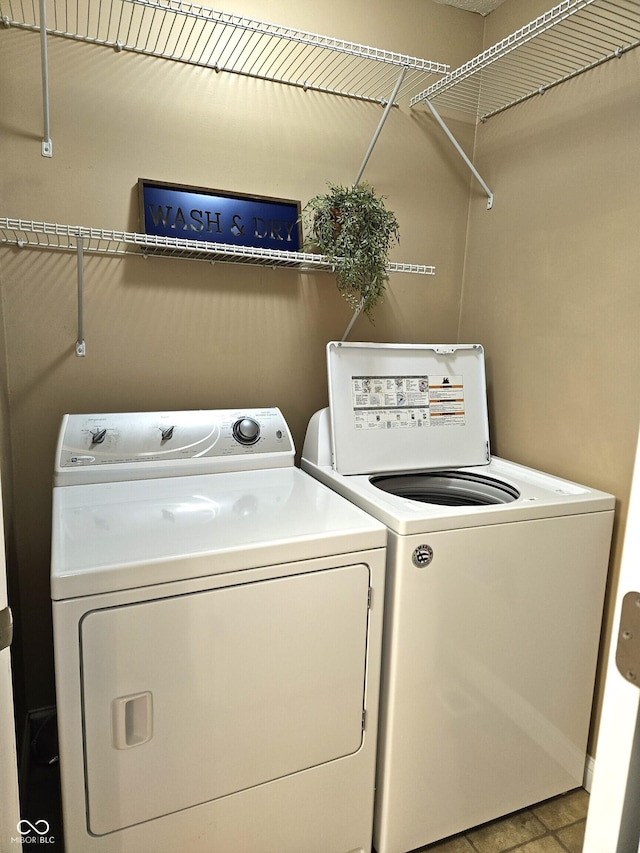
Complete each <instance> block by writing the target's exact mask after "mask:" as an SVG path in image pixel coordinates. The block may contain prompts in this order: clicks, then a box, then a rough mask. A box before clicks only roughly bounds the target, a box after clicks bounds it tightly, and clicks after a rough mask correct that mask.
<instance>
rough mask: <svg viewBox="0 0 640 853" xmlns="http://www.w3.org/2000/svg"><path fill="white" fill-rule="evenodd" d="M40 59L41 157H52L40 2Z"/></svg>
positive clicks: (44, 11) (44, 26)
mask: <svg viewBox="0 0 640 853" xmlns="http://www.w3.org/2000/svg"><path fill="white" fill-rule="evenodd" d="M40 57H41V69H42V121H43V126H44V130H43V138H42V156H43V157H53V143H52V141H51V121H50V109H49V60H48V54H47V2H46V0H40Z"/></svg>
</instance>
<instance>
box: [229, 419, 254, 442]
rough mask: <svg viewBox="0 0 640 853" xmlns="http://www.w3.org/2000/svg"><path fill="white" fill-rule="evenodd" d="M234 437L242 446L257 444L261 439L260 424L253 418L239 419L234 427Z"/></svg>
mask: <svg viewBox="0 0 640 853" xmlns="http://www.w3.org/2000/svg"><path fill="white" fill-rule="evenodd" d="M233 437H234V438H235V440H236V441H239V442H240V444H255V443H256V441H257V440H258V439H259V438H260V424H259V423H258V422H257V421H254V419H253V418H239V419H238V420H237V421H236V422H235V423H234V425H233Z"/></svg>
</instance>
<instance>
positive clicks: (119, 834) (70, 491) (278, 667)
mask: <svg viewBox="0 0 640 853" xmlns="http://www.w3.org/2000/svg"><path fill="white" fill-rule="evenodd" d="M293 452H294V450H293V442H292V439H291V435H290V433H289V430H288V427H287V425H286V423H285V421H284V419H283V417H282V415H281V414H280V412H279V411H278V410H277V409H259V410H249V411H245V410H243V411H204V412H168V413H142V414H97V415H68V416H66V417H65V418H64V421H63V424H62V429H61V433H60V440H59V445H58V451H57V460H56V468H55V481H54V482H55V485H54V492H53V541H52V567H51V593H52V598H53V619H54V640H55V664H56V685H57V705H58V725H59V737H60V761H61V776H62V797H63V819H64V834H65V850H66V851H67V853H116V851H117V853H141V851H153V853H176V851H187V850H188V851H189V853H301V851H305V853H312V851H315V853H364V851H366V853H368V851H369V850H370V846H371V834H372V822H373V798H374V774H375V758H376V735H377V722H378V692H379V678H380V654H381V638H382V612H383V601H384V572H385V544H386V529H385V527H384V525H382V524H380V523H379V522H377V521H375V520H374V519H373V518H372V517H370V516H369V515H368V514H366V513H364V512H362V511H361V510H359V509H358V508H356V507H355V506H353V505H352V504H350V503H349V502H348V501H346V500H344V499H343V498H341V497H340V496H339V495H337V494H335V493H334V492H332V491H331V490H329V489H327V488H325V487H324V486H322V485H321V484H320V483H318V482H317V481H316V480H314V479H313V478H311V477H309V476H308V475H307V474H304V473H303V472H302V471H300V470H299V469H298V468H295V467H294V465H293Z"/></svg>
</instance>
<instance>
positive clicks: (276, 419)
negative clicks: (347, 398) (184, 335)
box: [54, 408, 294, 486]
mask: <svg viewBox="0 0 640 853" xmlns="http://www.w3.org/2000/svg"><path fill="white" fill-rule="evenodd" d="M293 456H294V445H293V439H292V437H291V433H290V431H289V427H288V426H287V423H286V421H285V419H284V417H283V416H282V413H281V412H280V410H279V409H277V408H265V409H213V410H199V411H178V412H129V413H126V412H122V413H112V414H106V413H102V414H93V415H65V416H64V418H63V420H62V426H61V428H60V436H59V439H58V449H57V453H56V464H55V474H54V484H55V485H58V486H61V485H73V484H82V483H104V482H111V481H114V482H115V481H122V480H137V479H151V478H155V477H177V476H188V475H190V474H209V473H216V472H222V471H243V470H257V469H260V468H281V467H285V466H291V465H293Z"/></svg>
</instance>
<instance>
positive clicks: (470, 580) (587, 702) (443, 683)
mask: <svg viewBox="0 0 640 853" xmlns="http://www.w3.org/2000/svg"><path fill="white" fill-rule="evenodd" d="M328 367H329V400H330V407H329V409H324V410H323V411H321V412H318V413H316V414H315V415H314V416H313V418H312V420H311V423H310V425H309V428H308V430H307V436H306V439H305V445H304V450H303V459H302V467H303V469H304V470H306V471H308V472H309V473H311V474H313V476H315V477H316V478H318V479H319V480H320V481H322V482H323V483H325V484H327V485H328V486H330V487H331V488H332V489H334V490H336V491H337V492H339V493H340V494H342V495H344V496H345V497H347V498H349V500H350V501H352V502H353V503H354V504H357V505H358V506H359V507H361V508H363V509H365V510H367V512H369V513H371V515H372V516H374V517H376V518H378V519H380V520H381V521H383V522H384V523H385V524H386V525H387V527H388V529H389V540H388V549H387V593H386V595H387V599H386V605H385V629H384V641H383V645H384V652H383V676H382V698H381V722H380V742H379V759H378V781H377V794H376V810H375V822H374V846H375V848H376V850H377V853H406V851H409V850H413V849H414V848H417V847H421V846H422V845H425V844H428V843H430V842H433V841H436V840H438V839H442V838H446V837H448V836H450V835H453V834H456V833H458V832H461V831H463V830H465V829H468V828H470V827H473V826H477V825H479V824H481V823H483V822H486V821H489V820H491V819H494V818H497V817H499V816H501V815H504V814H507V813H509V812H512V811H515V810H518V809H521V808H523V807H526V806H528V805H531V804H533V803H536V802H539V801H541V800H544V799H545V798H547V797H551V796H554V795H556V794H559V793H561V792H564V791H567V790H570V789H572V788H575V787H578V786H580V785H581V784H582V782H583V774H584V770H585V755H586V744H587V736H588V731H589V721H590V715H591V705H592V697H593V686H594V678H595V670H596V659H597V654H598V645H599V638H600V625H601V618H602V608H603V598H604V590H605V583H606V577H607V565H608V555H609V548H610V540H611V530H612V523H613V515H614V498H613V497H612V496H611V495H608V494H605V493H603V492H599V491H596V490H594V489H589V488H587V487H585V486H581V485H578V484H576V483H572V482H567V481H565V480H561V479H558V478H556V477H552V476H549V475H546V474H543V473H541V472H539V471H534V470H531V469H529V468H525V467H523V466H521V465H516V464H513V463H510V462H506V461H504V460H502V459H498V458H495V457H494V458H492V457H491V454H490V449H489V431H488V416H487V402H486V392H485V374H484V354H483V350H482V347H481V346H476V345H465V346H459V345H455V346H428V345H390V344H386V345H385V344H358V343H354V344H346V343H345V344H339V343H333V344H330V345H329V347H328Z"/></svg>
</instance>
